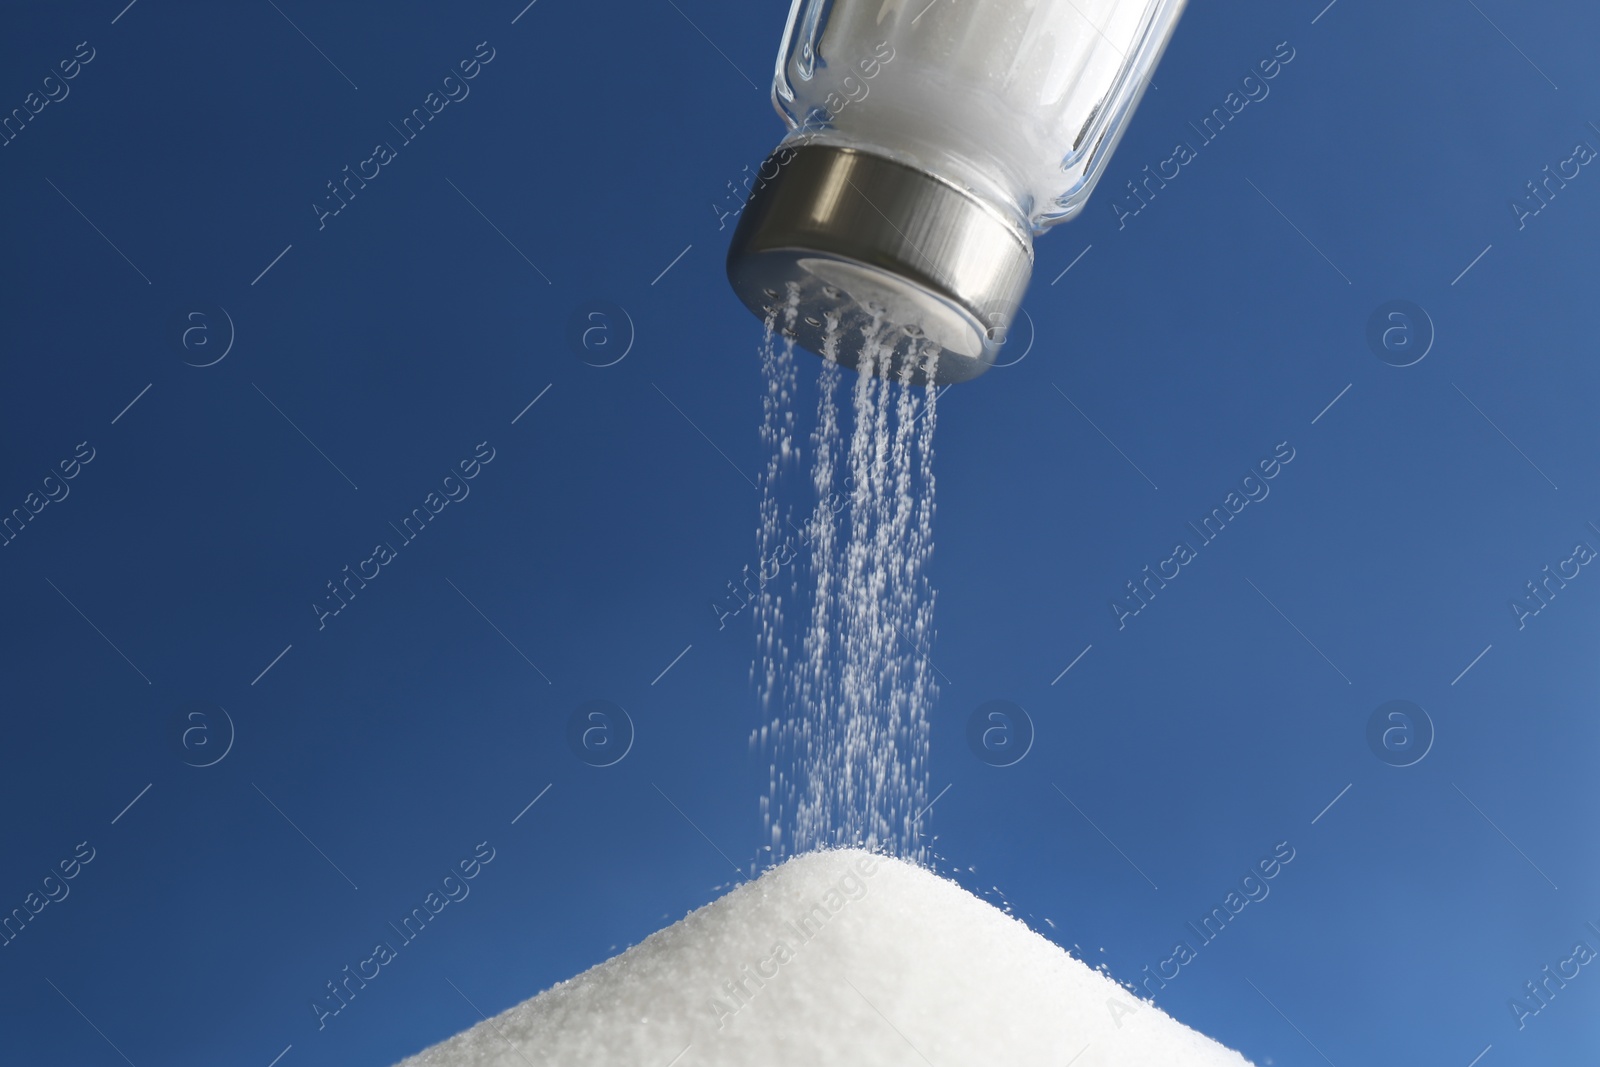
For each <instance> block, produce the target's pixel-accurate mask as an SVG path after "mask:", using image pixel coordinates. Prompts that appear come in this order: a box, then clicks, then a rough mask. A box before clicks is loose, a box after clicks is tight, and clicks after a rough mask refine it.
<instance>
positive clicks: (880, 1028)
mask: <svg viewBox="0 0 1600 1067" xmlns="http://www.w3.org/2000/svg"><path fill="white" fill-rule="evenodd" d="M1068 1063H1071V1064H1072V1065H1073V1067H1157V1065H1159V1067H1245V1065H1246V1063H1247V1061H1246V1060H1245V1059H1244V1058H1243V1057H1241V1056H1240V1055H1239V1054H1238V1053H1236V1052H1233V1051H1230V1050H1229V1049H1227V1048H1225V1047H1223V1046H1222V1045H1220V1044H1218V1043H1216V1042H1215V1041H1212V1040H1211V1039H1210V1038H1208V1037H1205V1036H1203V1035H1201V1034H1199V1033H1196V1032H1195V1031H1193V1030H1191V1029H1189V1028H1188V1027H1186V1026H1184V1025H1183V1024H1182V1023H1179V1022H1177V1021H1176V1020H1174V1019H1172V1018H1171V1017H1169V1016H1167V1015H1165V1014H1163V1013H1162V1012H1161V1011H1160V1010H1159V1009H1158V1008H1156V1007H1154V1006H1153V1005H1150V1004H1147V1003H1144V1002H1142V1001H1139V1000H1135V999H1134V998H1133V996H1132V995H1131V994H1130V993H1129V992H1127V991H1126V990H1124V989H1123V988H1122V987H1121V986H1118V985H1117V984H1116V983H1115V982H1113V981H1112V980H1111V979H1110V978H1108V977H1106V976H1105V975H1103V974H1101V973H1100V972H1098V971H1095V970H1093V969H1091V968H1090V967H1088V966H1087V965H1085V964H1083V963H1082V962H1080V961H1078V960H1076V959H1073V958H1072V957H1071V956H1070V955H1068V954H1067V953H1066V952H1064V951H1062V950H1061V949H1060V948H1059V947H1057V946H1056V945H1054V944H1052V943H1051V942H1049V941H1047V940H1045V939H1044V938H1042V937H1040V936H1039V935H1038V934H1036V933H1034V932H1033V931H1032V930H1029V929H1028V928H1027V927H1026V926H1025V925H1023V924H1022V923H1021V922H1018V921H1017V920H1016V919H1013V918H1011V917H1010V916H1008V915H1006V914H1005V913H1003V912H1001V911H1000V910H999V909H997V908H995V907H994V906H992V905H990V904H988V903H986V902H984V901H982V900H980V899H978V898H977V897H975V896H973V895H972V894H970V893H968V892H967V891H966V890H964V889H962V888H961V887H960V886H958V885H956V884H955V883H954V882H950V881H947V880H945V879H943V878H940V877H939V876H937V875H935V874H933V873H931V872H930V871H927V870H925V869H923V868H921V867H918V866H915V865H913V864H909V863H905V862H903V861H900V860H894V859H887V858H884V857H882V856H877V855H873V854H872V853H869V852H863V851H859V850H855V849H839V850H834V851H824V852H812V853H808V854H806V855H802V856H798V857H796V858H794V859H792V860H790V861H789V862H787V863H785V864H783V865H782V866H780V867H776V868H774V869H772V870H770V871H768V872H766V873H765V874H764V875H762V876H761V877H760V878H759V879H757V880H756V881H754V882H749V883H746V884H745V885H741V886H739V887H738V888H737V889H734V890H733V891H732V892H730V893H728V894H727V895H726V896H724V897H722V898H721V899H719V900H716V901H713V902H712V903H710V904H707V905H706V906H705V907H703V908H700V909H699V910H697V911H695V912H692V913H690V914H689V915H688V916H686V917H685V918H684V919H683V920H682V921H680V922H677V923H674V924H673V925H672V926H669V927H667V928H666V929H665V930H662V931H660V932H659V933H656V934H653V935H651V936H650V937H648V938H646V939H645V940H644V941H643V942H641V943H640V944H638V945H635V946H634V947H633V948H630V949H628V950H627V951H626V952H624V953H622V954H621V955H619V956H616V957H613V958H612V959H610V960H607V961H606V962H604V963H602V964H599V965H598V966H595V967H592V968H590V969H589V970H587V971H585V972H584V973H582V974H580V975H578V976H577V977H576V978H573V979H571V980H570V981H567V982H562V983H561V984H559V985H557V986H555V987H554V988H552V989H549V990H546V991H545V992H544V993H541V994H540V995H539V996H536V997H534V998H533V999H532V1000H528V1001H525V1002H523V1003H522V1004H519V1005H517V1006H516V1007H513V1008H510V1009H508V1010H506V1011H504V1012H502V1013H501V1014H499V1015H497V1016H495V1017H493V1018H491V1019H489V1020H487V1021H485V1022H483V1023H480V1024H479V1025H477V1026H474V1027H473V1028H472V1029H470V1030H467V1031H465V1032H463V1033H460V1034H457V1035H456V1036H455V1037H453V1038H451V1039H450V1040H448V1041H445V1042H443V1043H442V1044H439V1045H435V1046H434V1047H433V1048H431V1049H428V1050H427V1051H425V1052H422V1053H420V1054H418V1055H416V1056H414V1057H412V1058H410V1059H408V1060H405V1061H404V1063H403V1065H402V1067H546V1065H552V1067H553V1065H556V1064H560V1065H562V1067H602V1065H604V1067H722V1065H735V1064H737V1065H740V1067H746V1065H762V1067H791V1065H792V1067H802V1065H803V1067H816V1065H822V1064H884V1065H898V1064H906V1065H918V1067H929V1065H931V1067H969V1065H997V1064H1005V1065H1019V1067H1022V1065H1035V1064H1037V1065H1040V1067H1044V1065H1050V1067H1063V1065H1065V1064H1068Z"/></svg>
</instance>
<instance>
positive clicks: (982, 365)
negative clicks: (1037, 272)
mask: <svg viewBox="0 0 1600 1067" xmlns="http://www.w3.org/2000/svg"><path fill="white" fill-rule="evenodd" d="M774 169H776V173H775V174H774V176H773V177H771V178H767V177H764V176H765V175H766V174H767V173H769V172H772V171H773V170H774ZM761 174H762V175H763V178H762V180H761V182H760V183H759V184H758V185H757V187H756V188H755V189H754V190H753V191H752V193H751V195H750V199H749V202H748V203H747V204H746V205H745V209H744V212H743V214H742V216H741V217H740V220H739V225H738V227H737V229H736V230H735V231H734V235H733V243H732V245H731V246H730V248H729V249H728V280H729V281H730V282H731V283H732V285H733V289H734V292H735V293H737V294H738V296H739V299H740V300H742V301H743V302H744V304H745V306H746V307H748V308H749V309H750V310H751V311H752V312H754V313H755V314H756V315H757V316H760V317H765V316H767V315H769V314H776V315H777V324H778V327H779V328H780V329H782V330H783V332H784V333H786V334H789V335H790V336H793V337H794V338H795V340H796V341H797V342H798V343H799V344H800V345H801V346H802V347H804V348H807V349H810V350H811V351H813V352H818V353H820V352H821V351H822V348H823V339H824V337H825V336H826V335H827V334H828V333H829V332H830V329H831V331H832V332H833V333H834V334H835V335H836V337H837V350H836V356H837V359H838V360H839V362H840V363H843V364H845V365H847V366H855V365H856V364H857V362H858V361H859V359H860V357H861V355H862V352H863V349H865V348H868V347H870V346H871V345H872V343H873V342H875V343H876V345H877V346H878V351H880V352H882V353H887V354H888V358H887V359H884V358H883V356H882V355H880V356H879V366H878V368H877V369H878V371H879V373H882V374H885V375H886V376H890V377H895V378H898V377H900V376H901V375H902V373H903V372H904V371H905V369H906V362H907V361H910V362H911V364H912V369H911V373H910V380H911V381H912V382H914V383H923V382H926V381H927V375H926V373H925V371H926V363H927V359H928V354H929V352H930V350H932V349H933V348H934V347H935V346H936V347H937V349H938V352H937V365H936V371H935V373H934V375H933V381H934V382H935V383H936V384H945V383H949V382H960V381H966V380H968V379H970V378H975V377H977V376H978V375H980V374H982V373H983V372H984V371H986V370H988V369H989V367H990V366H991V365H992V364H993V363H994V361H995V355H996V353H997V352H998V350H999V346H1000V345H1001V344H1002V343H1003V342H1004V339H1005V330H1006V329H1007V328H1008V327H1009V326H1010V325H1011V322H1012V319H1013V317H1014V316H1015V315H1016V312H1017V307H1018V305H1020V304H1021V302H1022V295H1023V293H1024V292H1025V291H1026V290H1027V287H1028V280H1029V278H1030V277H1031V276H1032V273H1033V240H1032V237H1031V236H1030V235H1029V233H1028V232H1027V230H1025V229H1024V228H1023V227H1022V225H1021V224H1020V223H1018V222H1013V221H1011V220H1009V219H1007V218H1006V217H1005V216H1004V215H1003V214H1002V213H1001V211H1000V210H999V209H998V208H996V207H994V206H992V205H990V204H988V203H987V202H985V201H984V200H982V199H980V198H978V197H977V196H975V195H973V194H972V193H970V192H968V191H966V190H964V189H962V188H960V187H958V186H957V185H955V184H953V183H951V182H949V181H946V180H944V179H943V178H940V177H938V176H936V175H933V174H930V173H928V172H926V171H923V170H919V169H917V168H915V167H911V166H908V165H906V164H904V163H899V162H896V161H894V160H891V159H888V158H886V157H883V156H878V155H874V154H872V153H870V152H863V151H860V150H857V149H853V148H843V147H838V146H835V145H821V144H808V145H801V146H798V147H780V148H779V150H778V151H777V152H775V153H774V154H773V155H772V156H771V157H770V158H769V159H768V160H767V162H766V163H765V164H764V165H763V166H762V168H761ZM791 300H795V301H797V306H796V308H795V311H794V314H793V317H792V320H791V319H790V318H789V316H788V315H786V314H785V309H786V307H787V305H788V303H789V302H790V301H791Z"/></svg>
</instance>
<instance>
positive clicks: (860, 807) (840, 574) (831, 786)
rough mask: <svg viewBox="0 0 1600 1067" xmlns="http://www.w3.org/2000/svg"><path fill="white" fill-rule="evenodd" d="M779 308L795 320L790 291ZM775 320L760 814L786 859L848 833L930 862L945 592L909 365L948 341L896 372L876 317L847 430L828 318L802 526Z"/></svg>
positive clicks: (765, 350)
mask: <svg viewBox="0 0 1600 1067" xmlns="http://www.w3.org/2000/svg"><path fill="white" fill-rule="evenodd" d="M782 314H784V315H785V316H786V317H787V318H788V320H789V321H791V322H792V319H793V315H794V314H795V305H794V302H793V300H792V299H791V301H790V304H789V305H788V307H786V308H785V309H784V310H783V312H782ZM775 327H776V316H771V317H769V319H768V323H767V331H766V334H765V336H764V338H763V342H762V367H763V378H764V381H765V384H766V389H765V392H764V399H763V415H762V434H761V436H762V441H763V443H764V445H765V446H766V448H767V456H768V461H767V465H766V468H765V469H764V471H763V482H762V486H761V493H762V496H761V510H760V516H761V523H760V528H759V532H758V535H757V537H758V545H759V547H760V549H761V556H760V559H761V560H762V563H761V564H760V566H761V578H762V580H763V584H762V586H761V593H760V595H759V596H758V597H757V598H756V611H755V616H756V627H757V663H756V666H755V668H754V669H755V671H756V673H757V677H758V681H759V685H758V689H759V692H760V695H761V701H762V709H763V712H764V713H765V714H766V715H767V716H768V721H767V724H766V725H765V726H764V727H763V728H761V729H760V730H758V731H756V733H755V735H754V736H753V738H752V741H753V742H755V743H758V744H761V745H762V746H763V747H766V748H768V749H769V750H770V753H771V757H772V762H771V767H770V782H769V793H768V796H767V797H766V798H765V799H764V801H763V815H764V818H765V820H766V829H767V833H768V836H769V839H770V845H771V848H772V851H773V858H774V859H780V858H782V857H783V856H784V855H787V854H798V853H803V852H807V851H809V850H811V849H814V848H818V847H820V846H824V845H840V844H843V845H857V846H861V847H866V848H869V849H878V850H883V851H886V852H889V853H890V854H893V855H897V856H901V857H903V858H906V859H910V860H913V861H916V862H925V861H926V859H927V847H926V844H925V842H924V838H923V835H922V820H923V819H924V818H925V808H926V806H927V795H928V709H929V707H930V706H931V704H932V703H933V701H934V700H935V699H936V698H937V695H938V689H937V686H936V684H935V682H934V679H933V676H932V674H931V667H930V664H929V662H928V659H927V655H926V652H927V649H928V646H929V645H930V644H931V643H932V639H933V606H934V595H933V590H932V588H931V587H930V586H929V584H928V581H927V578H926V577H925V575H924V570H925V568H926V565H927V562H928V559H929V557H930V556H931V554H932V551H933V510H934V504H933V490H934V479H933V465H932V460H933V432H934V425H935V421H936V418H935V415H936V403H935V401H936V396H937V391H936V390H935V389H933V388H930V387H914V386H912V385H911V384H910V377H911V375H912V373H913V371H914V370H915V369H916V368H917V367H918V366H919V365H920V364H922V363H926V364H927V365H928V374H929V376H931V374H932V367H933V360H934V359H936V353H923V352H921V351H919V350H913V351H911V352H908V353H907V354H906V356H905V357H903V358H901V359H900V360H899V361H898V375H897V377H898V380H895V381H891V380H889V379H887V378H884V377H881V376H880V374H879V372H880V371H882V370H883V369H884V368H885V367H896V363H895V360H894V355H895V353H894V349H893V347H892V346H890V345H884V344H881V343H879V340H878V336H877V335H878V332H879V331H878V330H877V329H876V324H873V325H869V326H868V327H867V328H865V329H864V330H863V342H862V352H861V357H860V362H859V366H858V368H857V370H856V371H855V373H854V381H853V383H852V386H851V411H850V415H851V417H852V419H853V426H852V427H851V428H850V430H849V431H848V435H846V433H845V432H844V431H843V429H842V427H841V425H840V419H839V402H838V393H839V390H840V388H841V387H842V385H843V384H844V383H845V382H846V381H847V380H848V377H849V373H850V372H848V371H846V370H845V369H844V368H842V367H841V366H840V365H839V363H838V362H837V360H836V358H835V353H836V352H837V348H838V344H839V341H840V338H839V336H838V333H837V329H836V327H834V326H833V325H832V324H831V323H830V326H829V329H828V331H827V333H826V336H825V338H824V344H823V353H822V354H823V356H824V360H823V363H822V367H821V373H820V377H819V382H818V399H817V420H816V426H815V428H814V429H813V430H812V432H811V435H810V443H811V451H812V465H811V480H810V489H811V492H812V494H813V495H814V500H815V503H814V505H813V506H812V508H811V510H810V514H809V516H808V518H807V524H806V525H805V526H804V527H800V526H796V525H795V524H794V523H793V521H792V519H790V517H789V516H788V515H787V514H780V507H779V482H780V481H781V478H782V474H783V471H784V468H785V467H786V466H787V465H788V464H789V462H790V461H791V460H792V459H794V458H795V457H797V456H798V450H797V449H796V448H795V447H794V418H793V413H792V411H790V410H789V409H788V408H787V407H786V406H785V401H786V400H787V399H788V398H790V397H792V396H793V395H794V391H795V365H794V345H793V341H792V340H790V339H788V338H785V339H784V341H783V342H782V343H781V344H779V343H777V341H776V337H775V334H776V332H777V331H776V329H775ZM786 544H793V545H794V546H795V547H796V548H797V549H798V551H799V555H798V560H799V561H800V562H801V563H803V566H799V565H797V566H796V567H795V568H794V569H792V570H790V571H789V572H788V580H787V582H780V581H777V580H776V577H777V574H778V573H779V572H781V569H782V568H781V567H780V566H778V565H777V564H778V561H779V560H781V559H783V558H784V557H785V556H787V555H789V554H790V553H788V552H784V553H783V554H782V555H778V556H777V557H776V558H774V553H777V552H778V551H779V548H780V546H784V545H786ZM769 561H770V562H769ZM769 573H772V574H773V578H771V579H769V578H768V577H767V576H768V574H769ZM785 589H786V590H787V599H788V602H790V603H804V602H805V600H806V599H807V598H809V610H807V611H805V616H806V618H805V632H804V634H803V635H801V636H800V637H799V640H798V644H797V646H796V648H795V649H794V650H791V648H790V643H789V639H788V638H786V636H785V615H784V608H785V606H786V600H785V594H784V592H783V591H782V590H785Z"/></svg>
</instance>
